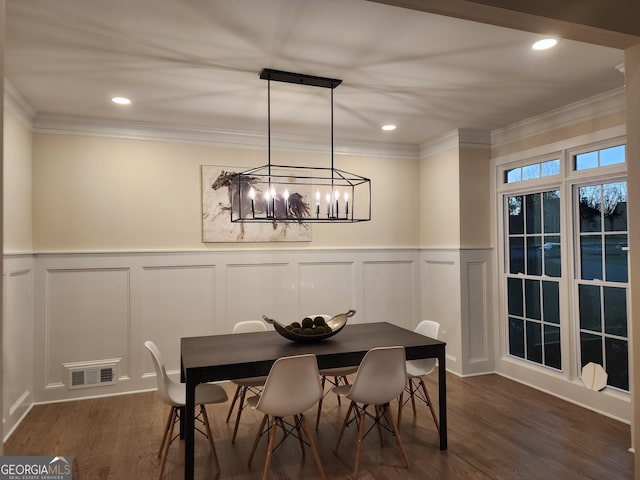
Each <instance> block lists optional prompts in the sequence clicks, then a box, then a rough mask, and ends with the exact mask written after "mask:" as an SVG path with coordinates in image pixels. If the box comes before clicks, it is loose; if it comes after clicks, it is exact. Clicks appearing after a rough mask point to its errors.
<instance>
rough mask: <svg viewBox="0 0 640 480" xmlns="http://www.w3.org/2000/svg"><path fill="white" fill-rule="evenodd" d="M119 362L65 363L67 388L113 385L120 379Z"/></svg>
mask: <svg viewBox="0 0 640 480" xmlns="http://www.w3.org/2000/svg"><path fill="white" fill-rule="evenodd" d="M119 361H120V360H119V359H118V360H115V361H114V360H108V361H104V362H90V363H89V362H82V363H64V364H63V366H64V368H66V369H67V373H68V382H67V387H68V388H69V389H74V388H87V387H99V386H105V385H113V384H115V383H116V381H117V378H118V375H117V368H118V362H119Z"/></svg>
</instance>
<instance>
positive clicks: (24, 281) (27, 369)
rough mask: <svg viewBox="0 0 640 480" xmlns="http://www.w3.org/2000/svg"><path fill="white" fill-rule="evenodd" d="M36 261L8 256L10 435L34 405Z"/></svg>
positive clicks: (5, 340) (6, 400)
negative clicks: (34, 270)
mask: <svg viewBox="0 0 640 480" xmlns="http://www.w3.org/2000/svg"><path fill="white" fill-rule="evenodd" d="M33 278H34V275H33V257H32V256H31V255H9V256H5V257H4V266H3V304H2V305H3V335H2V352H3V388H2V395H3V412H2V419H3V424H4V425H3V428H4V435H5V438H7V436H8V435H9V434H10V433H11V431H12V430H13V429H14V427H15V426H16V425H17V424H18V422H19V421H20V419H21V418H22V417H23V415H25V413H26V412H27V411H28V410H29V408H30V407H31V404H32V403H33V393H32V392H33V389H34V374H33V372H34V370H33V369H34V340H33V335H34V331H33V328H34V327H33V300H34V293H33V281H34V280H33Z"/></svg>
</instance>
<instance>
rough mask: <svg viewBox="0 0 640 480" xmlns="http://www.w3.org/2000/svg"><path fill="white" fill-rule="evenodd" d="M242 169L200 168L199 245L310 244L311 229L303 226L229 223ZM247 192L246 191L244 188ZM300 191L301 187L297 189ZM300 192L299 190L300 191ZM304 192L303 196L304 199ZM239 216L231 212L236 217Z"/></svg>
mask: <svg viewBox="0 0 640 480" xmlns="http://www.w3.org/2000/svg"><path fill="white" fill-rule="evenodd" d="M244 170H246V168H242V167H223V166H217V165H202V241H203V242H205V243H209V242H310V241H311V225H310V224H309V223H305V222H281V221H277V220H274V221H273V222H269V223H242V222H238V223H232V222H231V213H232V210H233V209H234V208H236V209H237V208H238V202H237V200H235V199H237V198H238V197H239V195H242V194H243V192H238V191H236V190H237V189H238V188H242V186H239V185H238V182H237V181H235V182H234V180H235V179H237V174H238V173H239V172H242V171H244ZM247 188H248V187H247ZM300 188H301V189H303V187H302V186H301V187H300ZM301 191H303V190H301ZM307 196H308V192H304V197H305V198H306V197H307ZM239 213H241V212H235V214H236V215H238V214H239Z"/></svg>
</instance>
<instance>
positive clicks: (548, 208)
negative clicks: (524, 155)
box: [505, 190, 562, 369]
mask: <svg viewBox="0 0 640 480" xmlns="http://www.w3.org/2000/svg"><path fill="white" fill-rule="evenodd" d="M506 202H507V212H508V234H507V242H508V247H507V248H506V249H505V250H506V251H507V252H508V261H507V262H506V264H507V265H508V271H507V275H506V277H507V298H508V307H507V312H508V317H509V327H508V331H509V354H511V355H514V356H516V357H520V358H524V359H526V360H529V361H532V362H535V363H539V364H542V365H546V366H548V367H551V368H556V369H560V368H561V365H562V362H561V355H560V302H559V297H560V295H559V281H558V280H557V279H556V278H557V277H560V275H561V245H560V191H559V190H551V191H546V192H541V193H532V194H527V195H514V196H508V197H507V198H506Z"/></svg>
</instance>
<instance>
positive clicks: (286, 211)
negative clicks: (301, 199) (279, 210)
mask: <svg viewBox="0 0 640 480" xmlns="http://www.w3.org/2000/svg"><path fill="white" fill-rule="evenodd" d="M283 197H284V216H285V217H288V216H289V190H287V189H286V188H285V190H284V195H283Z"/></svg>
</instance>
